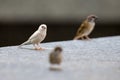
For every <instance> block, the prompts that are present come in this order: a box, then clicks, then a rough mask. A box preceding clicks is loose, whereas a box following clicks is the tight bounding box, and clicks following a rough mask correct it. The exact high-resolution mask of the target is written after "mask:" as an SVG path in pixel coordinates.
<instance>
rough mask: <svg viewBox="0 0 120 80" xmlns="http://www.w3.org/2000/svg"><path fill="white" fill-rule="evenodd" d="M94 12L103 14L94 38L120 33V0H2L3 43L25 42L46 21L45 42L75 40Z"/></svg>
mask: <svg viewBox="0 0 120 80" xmlns="http://www.w3.org/2000/svg"><path fill="white" fill-rule="evenodd" d="M90 14H95V15H97V16H98V17H99V19H98V21H97V23H96V27H95V29H94V31H93V32H92V33H91V35H90V37H91V38H98V37H107V36H117V35H120V0H0V46H11V45H19V44H21V43H22V42H24V41H26V40H27V39H28V38H29V37H30V35H31V34H32V33H33V32H34V31H35V30H37V29H38V26H39V25H40V24H42V23H44V24H47V26H48V31H47V33H48V34H47V37H46V39H45V40H44V41H43V42H52V41H63V40H71V39H73V37H74V35H75V34H76V31H77V29H78V27H79V26H80V24H81V22H82V21H83V20H84V19H85V18H86V16H88V15H90Z"/></svg>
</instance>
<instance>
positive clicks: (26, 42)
mask: <svg viewBox="0 0 120 80" xmlns="http://www.w3.org/2000/svg"><path fill="white" fill-rule="evenodd" d="M29 44H31V42H30V41H29V40H27V41H25V42H24V43H22V44H21V45H19V47H21V46H23V45H29Z"/></svg>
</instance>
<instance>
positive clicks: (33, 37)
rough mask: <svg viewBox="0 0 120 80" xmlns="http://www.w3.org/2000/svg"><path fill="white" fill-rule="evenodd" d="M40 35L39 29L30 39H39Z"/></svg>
mask: <svg viewBox="0 0 120 80" xmlns="http://www.w3.org/2000/svg"><path fill="white" fill-rule="evenodd" d="M38 35H39V31H35V32H34V33H33V34H32V35H31V36H30V38H29V40H33V39H37V38H38Z"/></svg>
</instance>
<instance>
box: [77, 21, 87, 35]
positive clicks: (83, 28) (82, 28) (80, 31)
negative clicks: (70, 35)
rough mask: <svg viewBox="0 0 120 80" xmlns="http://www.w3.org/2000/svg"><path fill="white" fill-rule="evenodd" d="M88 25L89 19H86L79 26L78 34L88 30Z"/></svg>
mask: <svg viewBox="0 0 120 80" xmlns="http://www.w3.org/2000/svg"><path fill="white" fill-rule="evenodd" d="M87 26H88V21H87V20H85V21H84V22H83V23H82V24H81V26H80V27H79V29H78V30H77V33H76V36H78V35H82V34H84V32H85V31H86V28H87Z"/></svg>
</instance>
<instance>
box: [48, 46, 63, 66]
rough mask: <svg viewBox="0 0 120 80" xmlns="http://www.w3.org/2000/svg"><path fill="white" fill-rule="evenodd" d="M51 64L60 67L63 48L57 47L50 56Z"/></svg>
mask: <svg viewBox="0 0 120 80" xmlns="http://www.w3.org/2000/svg"><path fill="white" fill-rule="evenodd" d="M49 62H50V64H57V65H60V64H61V62H62V48H61V47H55V49H54V50H53V51H52V52H51V53H50V55H49Z"/></svg>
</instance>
